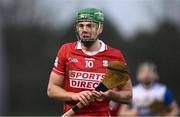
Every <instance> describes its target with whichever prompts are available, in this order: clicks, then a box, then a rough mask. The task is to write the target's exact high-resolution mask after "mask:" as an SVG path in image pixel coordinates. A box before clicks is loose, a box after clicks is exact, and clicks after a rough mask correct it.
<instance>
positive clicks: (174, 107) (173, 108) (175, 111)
mask: <svg viewBox="0 0 180 117" xmlns="http://www.w3.org/2000/svg"><path fill="white" fill-rule="evenodd" d="M178 114H179V107H178V105H177V103H176V102H175V101H174V102H173V103H172V105H171V107H170V111H169V112H168V113H167V114H166V116H177V115H178Z"/></svg>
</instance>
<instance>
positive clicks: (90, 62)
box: [85, 61, 94, 68]
mask: <svg viewBox="0 0 180 117" xmlns="http://www.w3.org/2000/svg"><path fill="white" fill-rule="evenodd" d="M85 62H86V68H92V67H93V66H94V63H93V61H85Z"/></svg>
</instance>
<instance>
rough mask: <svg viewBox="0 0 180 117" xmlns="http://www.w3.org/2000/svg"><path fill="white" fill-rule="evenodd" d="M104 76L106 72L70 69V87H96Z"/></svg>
mask: <svg viewBox="0 0 180 117" xmlns="http://www.w3.org/2000/svg"><path fill="white" fill-rule="evenodd" d="M103 78H104V73H95V72H83V71H69V80H70V87H74V88H84V89H95V88H96V87H97V86H98V84H99V82H100V81H102V80H103Z"/></svg>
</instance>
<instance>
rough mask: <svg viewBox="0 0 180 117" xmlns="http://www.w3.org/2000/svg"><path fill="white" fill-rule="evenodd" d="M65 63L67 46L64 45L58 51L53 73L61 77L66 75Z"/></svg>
mask: <svg viewBox="0 0 180 117" xmlns="http://www.w3.org/2000/svg"><path fill="white" fill-rule="evenodd" d="M65 62H66V48H65V45H63V46H62V47H61V48H60V49H59V51H58V54H57V56H56V59H55V62H54V67H53V69H52V72H54V73H56V74H59V75H64V74H65Z"/></svg>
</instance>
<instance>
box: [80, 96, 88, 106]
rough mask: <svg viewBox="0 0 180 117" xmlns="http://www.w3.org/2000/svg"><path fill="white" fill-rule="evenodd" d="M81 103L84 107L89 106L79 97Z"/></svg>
mask: <svg viewBox="0 0 180 117" xmlns="http://www.w3.org/2000/svg"><path fill="white" fill-rule="evenodd" d="M78 99H79V101H80V102H81V103H82V104H83V105H85V106H86V105H87V104H86V102H85V101H84V100H83V98H81V96H79V97H78Z"/></svg>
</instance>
